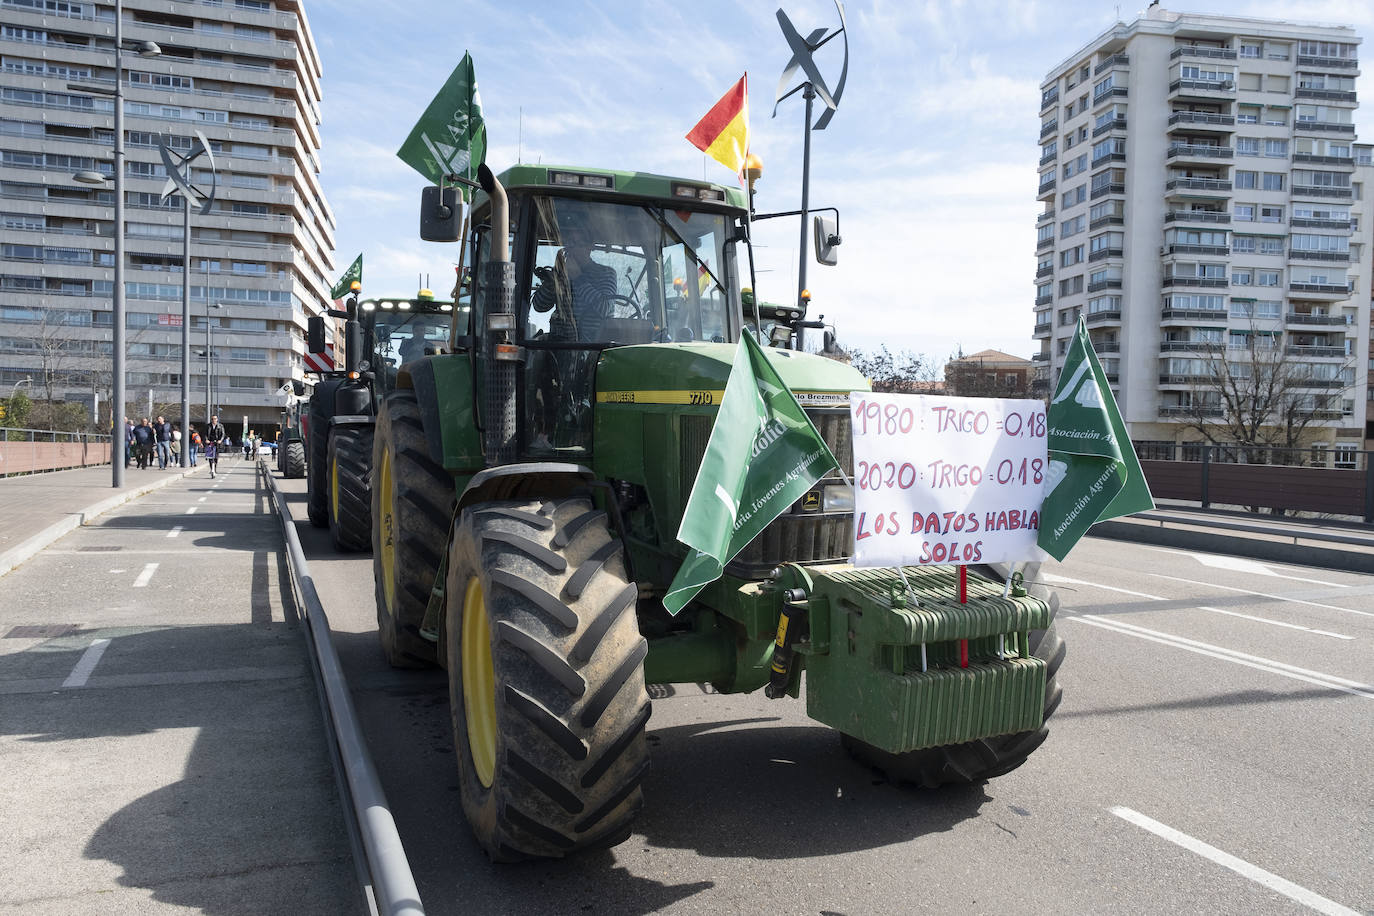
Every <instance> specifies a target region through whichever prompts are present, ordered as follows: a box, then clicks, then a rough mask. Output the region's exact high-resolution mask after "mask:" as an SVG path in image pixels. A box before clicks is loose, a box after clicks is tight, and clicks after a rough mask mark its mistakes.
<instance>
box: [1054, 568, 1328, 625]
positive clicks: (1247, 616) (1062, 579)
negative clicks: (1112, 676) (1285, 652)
mask: <svg viewBox="0 0 1374 916" xmlns="http://www.w3.org/2000/svg"><path fill="white" fill-rule="evenodd" d="M1041 578H1042V579H1044V580H1045V581H1047V582H1056V583H1058V582H1062V583H1065V584H1067V585H1086V586H1088V587H1089V588H1100V589H1103V590H1104V591H1109V592H1121V593H1122V594H1125V595H1134V596H1135V597H1137V598H1148V599H1150V600H1151V601H1178V600H1183V599H1177V598H1162V597H1160V596H1159V595H1150V594H1147V593H1145V592H1133V591H1130V590H1129V589H1124V588H1116V587H1115V586H1111V585H1099V584H1097V583H1096V582H1086V581H1084V580H1082V579H1070V578H1069V577H1068V576H1056V575H1055V574H1054V573H1045V574H1043V575H1042V576H1041ZM1185 581H1186V580H1185ZM1198 584H1199V585H1206V584H1207V583H1205V582H1202V583H1198ZM1194 607H1195V608H1196V609H1197V610H1199V611H1208V612H1210V613H1213V614H1225V615H1226V616H1227V617H1240V618H1242V619H1244V620H1252V621H1254V622H1255V623H1267V624H1270V625H1271V626H1276V627H1284V628H1285V629H1289V630H1302V631H1303V632H1304V633H1312V634H1314V635H1316V636H1330V637H1333V638H1335V639H1354V638H1355V637H1353V636H1344V635H1342V634H1340V633H1332V632H1331V631H1329V630H1315V629H1313V628H1312V627H1305V626H1302V625H1300V624H1296V623H1288V622H1287V621H1284V620H1274V619H1272V618H1270V617H1256V616H1254V615H1253V614H1242V613H1240V612H1239V611H1224V610H1222V609H1221V608H1216V607H1209V606H1207V605H1205V604H1198V605H1194ZM1338 610H1339V609H1338Z"/></svg>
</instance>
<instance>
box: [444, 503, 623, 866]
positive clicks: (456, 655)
mask: <svg viewBox="0 0 1374 916" xmlns="http://www.w3.org/2000/svg"><path fill="white" fill-rule="evenodd" d="M623 550H624V548H623V546H622V544H621V542H620V540H619V539H618V538H615V537H613V536H612V535H611V533H610V531H609V530H608V529H607V526H606V517H605V513H603V512H600V511H598V510H596V509H595V508H594V507H593V506H592V504H591V502H590V501H589V500H587V499H582V498H571V499H563V500H558V501H549V502H542V503H541V502H509V501H506V502H492V503H487V504H483V505H478V506H472V507H469V508H467V509H464V510H463V512H462V514H461V515H460V516H459V519H458V522H457V525H456V528H455V531H454V538H453V543H452V545H451V547H450V550H449V568H448V582H447V612H446V617H445V622H446V640H445V647H446V658H447V661H448V669H449V680H448V682H449V710H450V716H451V719H452V723H453V736H454V749H455V751H456V752H457V756H458V771H459V788H460V791H461V796H462V803H463V813H464V814H466V815H467V819H468V822H469V823H470V824H471V825H472V829H473V832H474V833H475V834H476V835H477V840H478V842H479V843H480V844H481V846H482V848H483V849H484V850H485V851H486V853H487V855H488V856H490V857H491V858H492V859H493V860H495V861H500V862H510V861H516V860H519V859H525V858H544V857H548V858H554V857H561V856H566V855H569V854H572V853H575V852H578V851H580V850H584V849H593V848H604V847H607V846H613V845H615V844H617V843H620V842H623V841H624V840H625V839H627V838H628V837H629V835H630V828H631V823H632V821H633V819H634V816H635V815H636V814H637V813H638V811H639V809H640V807H641V806H642V805H643V793H642V790H641V788H640V781H641V780H642V779H643V776H644V772H645V770H646V768H647V767H648V765H649V756H648V746H647V741H646V740H645V736H644V726H645V723H647V722H648V720H649V713H650V705H649V698H648V694H647V692H646V691H645V688H644V657H645V655H646V654H647V652H648V644H647V643H646V642H645V640H644V637H642V636H641V635H640V633H639V627H638V622H637V617H636V615H635V602H636V598H637V597H638V588H637V586H636V585H635V584H634V583H633V582H630V581H629V580H628V578H627V576H626V570H625V563H624V559H623V556H622V554H623Z"/></svg>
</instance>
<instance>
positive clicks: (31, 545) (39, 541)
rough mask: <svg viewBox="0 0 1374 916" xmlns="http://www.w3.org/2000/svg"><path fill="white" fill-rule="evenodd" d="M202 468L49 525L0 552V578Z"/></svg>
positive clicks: (180, 472)
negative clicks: (71, 535) (121, 508)
mask: <svg viewBox="0 0 1374 916" xmlns="http://www.w3.org/2000/svg"><path fill="white" fill-rule="evenodd" d="M202 467H203V466H198V467H194V468H186V469H184V470H183V469H180V468H178V469H177V473H175V474H173V475H170V476H167V477H162V478H159V479H158V480H155V481H153V482H152V483H150V484H148V485H146V486H142V487H139V488H137V489H134V490H124V491H123V492H120V493H116V494H115V495H113V496H109V497H106V498H105V499H102V500H100V502H97V503H94V504H92V505H89V506H87V507H86V508H84V509H80V510H78V511H76V512H73V513H71V514H70V515H68V516H67V517H66V518H64V519H62V521H60V522H57V523H56V524H52V525H49V526H48V527H46V528H44V529H43V530H42V531H40V532H38V533H37V534H35V535H34V536H33V537H31V538H29V539H28V540H26V541H24V542H22V543H20V544H17V545H15V546H14V547H11V548H10V549H9V550H7V551H5V552H4V553H0V576H4V575H7V574H8V573H9V572H10V571H12V570H13V569H14V568H15V567H17V566H19V564H21V563H23V562H24V561H26V560H28V559H30V558H32V557H33V556H34V555H35V554H36V553H38V552H39V551H40V550H42V549H43V548H44V547H47V546H48V545H49V544H51V543H52V542H53V541H55V540H57V539H58V538H60V537H62V535H64V534H67V533H69V532H72V531H75V530H76V529H77V528H80V527H82V526H84V525H88V524H90V523H91V522H92V521H94V520H95V519H96V518H97V517H99V516H101V515H104V514H105V513H106V512H109V511H110V510H111V509H115V508H118V507H119V506H122V505H124V504H125V503H127V502H130V501H131V500H135V499H138V498H139V497H140V496H143V495H145V494H148V493H151V492H153V491H154V490H157V489H161V488H162V487H165V486H167V485H168V484H170V483H173V482H175V481H178V480H182V479H184V478H186V477H189V476H190V475H191V474H193V473H196V472H197V471H200V470H201V469H202Z"/></svg>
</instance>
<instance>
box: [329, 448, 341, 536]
mask: <svg viewBox="0 0 1374 916" xmlns="http://www.w3.org/2000/svg"><path fill="white" fill-rule="evenodd" d="M329 507H330V509H332V510H333V511H332V512H331V513H330V518H332V519H334V520H335V521H338V518H339V459H338V458H335V459H334V461H333V463H332V464H330V466H329Z"/></svg>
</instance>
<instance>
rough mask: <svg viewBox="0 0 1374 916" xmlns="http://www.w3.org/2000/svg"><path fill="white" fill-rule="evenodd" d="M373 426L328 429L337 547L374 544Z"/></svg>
mask: <svg viewBox="0 0 1374 916" xmlns="http://www.w3.org/2000/svg"><path fill="white" fill-rule="evenodd" d="M371 463H372V427H371V426H337V427H335V428H334V429H332V430H330V433H329V534H330V536H331V537H333V539H334V547H335V549H337V550H341V551H345V552H350V551H355V550H367V549H368V548H369V547H371V546H372V493H371V486H370V484H369V479H370V478H371V476H372V474H371V467H370V465H371Z"/></svg>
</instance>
